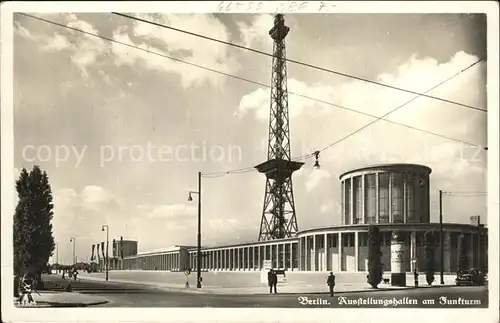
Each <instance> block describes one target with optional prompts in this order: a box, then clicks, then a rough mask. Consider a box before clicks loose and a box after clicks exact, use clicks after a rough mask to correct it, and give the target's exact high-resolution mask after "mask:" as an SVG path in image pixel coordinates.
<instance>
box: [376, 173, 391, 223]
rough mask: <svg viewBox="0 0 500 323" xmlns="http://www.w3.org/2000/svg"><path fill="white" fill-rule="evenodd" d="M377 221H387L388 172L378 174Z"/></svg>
mask: <svg viewBox="0 0 500 323" xmlns="http://www.w3.org/2000/svg"><path fill="white" fill-rule="evenodd" d="M378 180H379V184H378V186H379V192H378V200H379V213H378V214H379V222H380V223H389V174H386V173H381V174H379V179H378Z"/></svg>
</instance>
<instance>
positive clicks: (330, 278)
mask: <svg viewBox="0 0 500 323" xmlns="http://www.w3.org/2000/svg"><path fill="white" fill-rule="evenodd" d="M326 284H327V285H328V287H329V289H330V297H333V289H334V288H335V275H334V274H333V273H332V272H330V276H328V278H327V280H326Z"/></svg>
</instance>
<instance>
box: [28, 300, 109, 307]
mask: <svg viewBox="0 0 500 323" xmlns="http://www.w3.org/2000/svg"><path fill="white" fill-rule="evenodd" d="M106 303H108V301H107V300H102V301H95V302H90V303H58V302H37V304H43V305H49V306H50V307H89V306H95V305H102V304H106Z"/></svg>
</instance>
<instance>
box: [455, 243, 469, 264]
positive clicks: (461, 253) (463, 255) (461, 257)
mask: <svg viewBox="0 0 500 323" xmlns="http://www.w3.org/2000/svg"><path fill="white" fill-rule="evenodd" d="M457 258H458V259H457V260H458V263H457V269H458V271H460V270H466V269H469V268H468V266H469V260H468V258H467V246H466V245H465V235H463V234H461V235H460V236H459V237H458V257H457Z"/></svg>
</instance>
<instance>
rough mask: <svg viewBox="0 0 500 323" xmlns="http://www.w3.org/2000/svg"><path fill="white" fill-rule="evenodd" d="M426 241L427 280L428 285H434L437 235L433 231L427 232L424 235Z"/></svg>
mask: <svg viewBox="0 0 500 323" xmlns="http://www.w3.org/2000/svg"><path fill="white" fill-rule="evenodd" d="M424 239H425V247H424V250H425V279H426V280H427V284H429V286H430V285H432V283H433V282H434V271H435V262H434V255H435V250H436V235H435V233H434V232H433V231H427V232H426V233H425V235H424Z"/></svg>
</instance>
